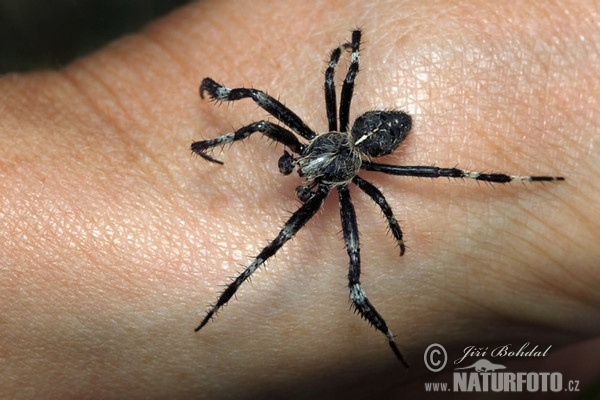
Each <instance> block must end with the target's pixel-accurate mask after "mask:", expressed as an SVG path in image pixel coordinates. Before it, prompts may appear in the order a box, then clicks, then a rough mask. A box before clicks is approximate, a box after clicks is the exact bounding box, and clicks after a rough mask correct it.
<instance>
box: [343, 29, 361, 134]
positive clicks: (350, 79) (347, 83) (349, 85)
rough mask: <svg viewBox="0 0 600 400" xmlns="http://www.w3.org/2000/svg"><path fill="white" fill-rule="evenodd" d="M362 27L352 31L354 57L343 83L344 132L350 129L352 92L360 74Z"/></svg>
mask: <svg viewBox="0 0 600 400" xmlns="http://www.w3.org/2000/svg"><path fill="white" fill-rule="evenodd" d="M360 36H361V31H360V29H356V30H355V31H353V32H352V44H351V48H352V58H351V60H350V66H349V67H348V72H347V73H346V78H345V79H344V84H343V85H342V94H341V98H340V130H341V131H342V132H347V131H348V123H349V120H350V103H351V102H352V93H353V92H354V78H356V74H358V54H359V47H360Z"/></svg>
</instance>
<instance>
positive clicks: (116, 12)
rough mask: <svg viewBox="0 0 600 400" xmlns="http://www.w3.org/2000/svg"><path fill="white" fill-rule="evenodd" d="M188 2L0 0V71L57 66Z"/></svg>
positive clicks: (181, 0) (133, 30)
mask: <svg viewBox="0 0 600 400" xmlns="http://www.w3.org/2000/svg"><path fill="white" fill-rule="evenodd" d="M189 2H190V0H54V1H49V2H45V1H40V0H0V74H3V73H6V72H16V71H31V70H34V69H41V68H57V67H60V66H62V65H64V64H66V63H68V62H69V61H71V60H72V59H74V58H76V57H79V56H81V55H84V54H86V53H88V52H90V51H93V50H95V49H97V48H99V47H101V46H103V45H104V44H106V43H108V42H109V41H111V40H113V39H116V38H118V37H119V36H121V35H124V34H127V33H132V32H135V31H137V30H139V29H140V28H142V27H143V26H144V25H146V24H147V23H148V22H150V21H151V20H153V19H155V18H156V17H158V16H161V15H164V14H167V13H168V12H169V11H170V10H172V9H174V8H176V7H178V6H180V5H182V4H185V3H189Z"/></svg>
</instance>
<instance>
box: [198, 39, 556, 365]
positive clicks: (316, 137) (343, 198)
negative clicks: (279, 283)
mask: <svg viewBox="0 0 600 400" xmlns="http://www.w3.org/2000/svg"><path fill="white" fill-rule="evenodd" d="M360 37H361V31H360V30H355V31H353V32H352V42H351V43H345V44H343V45H342V46H340V47H337V48H335V49H333V51H332V52H331V57H330V60H329V64H328V66H327V69H326V71H325V107H326V110H327V120H328V121H329V131H328V132H326V133H322V134H317V133H316V132H314V131H313V130H312V129H310V128H309V127H308V126H307V125H306V124H305V123H304V122H303V121H302V120H301V119H300V117H298V116H297V115H296V114H295V113H294V112H293V111H291V110H290V109H288V108H287V107H286V106H284V105H283V104H282V103H280V102H279V101H277V100H276V99H274V98H273V97H271V96H269V95H268V94H266V93H264V92H262V91H260V90H257V89H248V88H237V89H229V88H227V87H225V86H223V85H221V84H219V83H217V82H215V81H214V80H212V79H211V78H205V79H204V80H203V81H202V85H201V86H200V97H202V98H204V93H205V92H206V93H208V95H209V96H210V98H211V99H212V100H215V101H236V100H241V99H244V98H251V99H252V100H254V101H255V102H256V104H257V105H258V106H259V107H261V108H263V109H264V110H265V111H267V112H268V113H269V114H271V115H272V116H274V117H275V118H276V119H277V120H279V121H280V122H281V123H283V124H284V125H286V126H287V127H288V128H290V129H291V130H292V131H293V132H294V133H296V134H298V135H300V136H302V137H303V138H304V139H306V140H307V143H303V142H301V141H299V140H298V138H297V137H296V136H295V135H294V133H292V131H290V130H288V129H286V128H284V127H282V126H280V125H276V124H274V123H272V122H269V121H264V120H263V121H259V122H254V123H251V124H249V125H247V126H244V127H242V128H240V129H238V130H237V131H235V132H233V133H228V134H225V135H222V136H219V137H217V138H214V139H210V140H202V141H199V142H195V143H193V144H192V146H191V147H192V151H193V152H194V153H196V154H198V155H200V156H201V157H203V158H204V159H206V160H208V161H212V162H215V163H218V164H222V162H221V161H218V160H216V159H214V158H213V157H212V156H211V155H209V154H208V152H209V150H211V149H213V148H214V147H217V146H223V145H225V144H227V143H232V142H234V141H237V140H242V139H245V138H247V137H248V136H250V135H251V134H253V133H254V132H260V133H262V134H263V135H265V136H267V137H269V138H271V139H273V140H275V141H276V142H279V143H282V144H283V145H284V146H286V147H287V148H288V149H289V150H291V151H292V152H293V153H294V154H295V155H292V154H290V153H288V152H287V151H284V154H283V156H282V157H281V158H280V159H279V170H280V171H281V173H282V174H284V175H288V174H290V173H291V172H292V171H293V169H294V168H295V167H297V168H298V174H299V175H300V176H301V177H304V178H305V180H306V182H305V184H304V185H300V186H298V187H297V188H296V196H297V197H298V198H299V199H300V201H301V202H302V203H303V204H302V206H301V207H300V208H299V209H298V210H297V211H296V212H294V213H293V214H292V216H291V217H290V218H289V219H288V220H287V222H286V223H285V225H284V226H283V228H282V229H281V231H280V232H279V235H277V237H276V238H275V239H274V240H273V241H272V242H271V243H269V244H268V245H267V246H266V247H265V248H264V249H263V250H262V251H261V252H260V253H259V254H258V255H257V256H256V257H255V258H254V259H253V261H252V262H251V263H250V265H248V266H247V267H246V269H245V270H244V271H243V272H242V273H241V274H240V275H239V276H238V277H237V278H236V279H235V280H234V281H233V282H232V283H230V284H229V285H228V286H227V288H226V289H225V291H224V292H223V293H222V294H221V295H220V297H219V298H218V300H217V302H216V303H215V304H214V305H211V307H210V309H209V310H208V312H207V314H206V316H205V317H204V319H203V320H202V322H201V323H200V325H199V326H198V327H197V328H196V331H198V330H200V329H201V328H202V327H203V326H204V325H206V323H207V322H208V321H209V320H210V319H211V318H212V316H213V315H214V313H215V312H216V311H217V310H219V309H220V308H221V307H222V306H223V305H225V304H226V303H227V302H228V301H229V300H230V299H231V297H232V296H233V295H234V294H235V292H236V291H237V290H238V288H239V287H240V285H241V284H242V283H243V282H244V281H245V280H246V279H248V278H249V277H250V276H251V275H252V273H254V271H255V270H256V269H257V268H258V267H260V266H261V265H262V264H263V263H264V262H265V261H267V259H269V258H270V257H271V256H273V255H274V254H275V253H276V252H277V251H278V250H279V249H280V248H281V247H282V246H283V245H284V244H285V243H286V242H287V241H288V240H289V239H291V238H292V237H293V236H294V234H296V232H298V231H299V230H300V229H301V228H302V227H303V226H304V224H306V223H307V222H308V221H309V220H310V219H311V218H312V217H313V216H314V215H315V213H316V212H317V211H318V210H319V208H320V207H321V205H322V204H323V202H324V201H325V198H326V197H327V195H329V192H330V191H331V190H332V189H333V188H335V189H336V190H337V193H338V199H339V206H340V215H341V222H342V232H343V235H344V241H345V244H346V250H347V252H348V256H349V258H350V269H349V272H348V280H349V284H348V286H349V289H350V301H351V303H352V306H353V307H354V309H355V310H356V312H358V313H359V314H360V315H361V316H362V317H363V318H364V319H366V320H367V321H368V322H369V323H370V324H372V325H373V326H374V327H375V328H377V329H378V330H380V331H381V332H383V333H384V334H385V335H386V337H387V340H388V342H389V345H390V347H391V348H392V350H393V352H394V354H396V356H397V357H398V359H399V360H400V361H401V362H402V363H403V364H404V365H405V366H407V367H408V364H407V362H406V360H405V359H404V357H403V356H402V354H401V353H400V351H399V350H398V347H397V346H396V344H395V342H394V336H393V335H392V332H391V331H390V329H389V328H388V327H387V325H386V323H385V321H384V320H383V318H382V317H381V315H379V313H378V312H377V311H376V310H375V307H373V305H372V304H371V303H370V302H369V300H368V299H367V296H366V295H365V292H364V290H363V288H362V287H361V285H360V280H359V278H360V249H359V242H358V226H357V223H356V213H355V211H354V206H353V205H352V201H351V199H350V192H349V190H348V185H349V184H350V183H354V184H355V185H356V186H358V187H359V189H361V190H362V191H363V192H365V193H366V194H367V195H368V196H369V197H370V198H371V199H373V201H374V202H375V203H377V205H378V206H379V207H380V208H381V211H382V212H383V214H384V215H385V217H386V218H387V223H388V225H389V228H390V231H391V232H392V235H393V236H394V238H395V239H396V241H397V243H398V246H399V247H400V255H403V254H404V251H405V246H404V242H403V240H402V231H401V229H400V225H398V222H397V220H396V218H395V217H394V214H393V212H392V209H391V208H390V206H389V204H388V202H387V201H386V199H385V197H384V196H383V194H382V193H381V192H380V191H379V189H377V188H376V187H375V186H374V185H373V184H371V183H369V182H368V181H366V180H364V179H363V178H361V177H359V176H358V175H357V174H358V171H359V170H360V169H364V170H368V171H378V172H383V173H386V174H391V175H403V176H418V177H426V178H438V177H448V178H471V179H476V180H480V181H486V182H497V183H506V182H510V181H513V180H522V181H560V180H564V178H563V177H552V176H514V175H506V174H485V173H480V172H473V171H466V170H460V169H457V168H438V167H431V166H399V165H388V164H379V163H374V162H371V161H370V160H371V159H372V158H375V157H380V156H384V155H386V154H390V153H392V152H393V151H394V150H395V149H396V148H397V147H398V146H399V145H400V143H401V142H402V141H403V140H404V139H405V138H406V135H407V134H408V132H409V131H410V129H411V117H410V115H408V114H406V113H404V112H402V111H369V112H366V113H364V114H362V115H361V116H359V117H358V118H357V119H356V120H355V121H354V124H353V125H352V129H350V130H348V127H349V125H348V124H349V113H350V102H351V101H352V92H353V90H354V79H355V78H356V75H357V74H358V67H359V62H358V55H359V46H360ZM346 49H348V50H350V51H351V61H350V66H349V67H348V72H347V74H346V78H345V79H344V83H343V85H342V91H341V101H340V111H339V123H340V124H339V129H338V124H337V115H336V92H335V84H334V81H333V79H334V74H335V70H336V67H337V63H338V61H339V59H340V56H341V54H342V51H343V50H346Z"/></svg>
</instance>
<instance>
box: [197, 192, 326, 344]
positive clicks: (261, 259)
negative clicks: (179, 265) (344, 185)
mask: <svg viewBox="0 0 600 400" xmlns="http://www.w3.org/2000/svg"><path fill="white" fill-rule="evenodd" d="M329 191H330V188H329V186H326V185H320V186H319V188H318V189H317V191H316V192H315V193H314V195H313V196H312V197H311V198H310V199H309V200H308V201H307V202H306V203H304V204H303V205H302V207H300V208H299V209H298V210H297V211H296V212H295V213H294V214H292V216H291V217H290V218H289V219H288V220H287V222H286V223H285V225H283V228H282V229H281V231H280V232H279V235H277V237H276V238H275V239H274V240H273V241H272V242H271V243H269V244H268V245H267V247H265V248H264V249H263V250H262V251H261V252H260V254H259V255H258V256H256V258H255V259H254V260H253V261H252V262H251V263H250V265H248V266H247V267H246V269H245V270H244V271H243V272H242V273H241V274H240V275H239V276H238V277H237V278H235V280H234V281H233V282H231V283H230V284H229V285H228V286H227V288H226V289H225V291H223V293H221V295H220V296H219V298H218V299H217V302H216V303H215V304H213V305H212V306H211V307H210V309H209V310H208V312H207V313H206V316H205V317H204V319H203V320H202V322H201V323H200V325H198V327H197V328H196V332H197V331H199V330H200V329H202V327H204V325H206V324H207V323H208V321H210V319H211V318H212V317H213V315H214V314H215V313H216V312H217V311H218V310H219V309H220V308H221V307H223V306H224V305H225V304H226V303H227V302H228V301H229V300H230V299H231V298H232V297H233V295H234V294H235V292H236V291H237V290H238V289H239V287H240V286H241V285H242V283H244V281H245V280H246V279H248V278H249V277H250V276H251V275H252V274H253V273H254V271H256V269H257V268H258V267H260V266H261V265H262V264H264V263H265V261H267V260H268V259H269V258H270V257H271V256H273V255H275V253H277V251H278V250H279V249H280V248H281V246H283V245H284V244H285V243H286V242H287V241H288V240H290V239H291V238H292V237H293V236H294V235H295V234H296V233H297V232H298V231H299V230H300V229H301V228H302V227H303V226H304V224H306V223H307V222H308V221H309V220H310V219H311V218H312V217H313V216H314V215H315V213H316V212H317V211H318V210H319V209H320V208H321V205H322V204H323V201H325V198H326V197H327V195H328V194H329Z"/></svg>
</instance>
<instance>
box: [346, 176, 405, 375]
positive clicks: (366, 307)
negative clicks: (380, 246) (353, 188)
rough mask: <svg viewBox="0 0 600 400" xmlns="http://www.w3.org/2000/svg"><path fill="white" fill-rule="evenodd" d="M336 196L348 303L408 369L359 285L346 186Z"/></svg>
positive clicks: (357, 247) (355, 239) (352, 215)
mask: <svg viewBox="0 0 600 400" xmlns="http://www.w3.org/2000/svg"><path fill="white" fill-rule="evenodd" d="M338 195H339V203H340V216H341V219H342V232H343V233H344V241H345V242H346V250H347V251H348V257H349V258H350V267H349V271H348V288H349V289H350V301H351V302H352V306H353V307H354V309H355V310H356V312H357V313H358V314H360V316H361V317H363V318H364V319H365V320H367V321H368V322H369V323H370V324H371V325H373V326H374V327H375V328H376V329H378V330H379V331H381V332H383V334H384V335H385V336H386V337H387V340H388V343H389V345H390V347H391V348H392V351H393V352H394V354H395V355H396V357H398V359H399V360H400V362H402V364H404V366H406V367H408V363H407V362H406V360H405V359H404V357H403V356H402V353H400V350H399V349H398V347H397V346H396V342H395V341H394V335H392V332H391V331H390V329H389V328H388V327H387V325H386V323H385V321H384V320H383V317H382V316H381V315H379V313H378V312H377V310H375V307H373V305H372V304H371V302H370V301H369V299H368V298H367V295H366V294H365V291H364V290H363V288H362V286H361V284H360V245H359V241H358V225H357V223H356V212H355V211H354V206H353V205H352V200H351V199H350V191H349V190H348V186H340V187H338Z"/></svg>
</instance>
